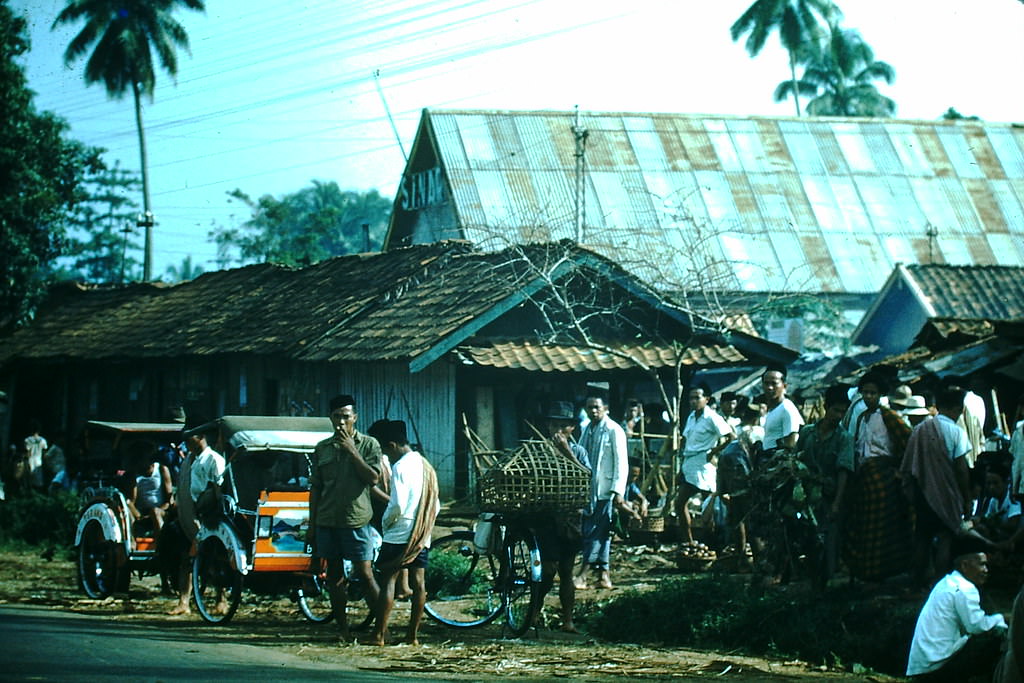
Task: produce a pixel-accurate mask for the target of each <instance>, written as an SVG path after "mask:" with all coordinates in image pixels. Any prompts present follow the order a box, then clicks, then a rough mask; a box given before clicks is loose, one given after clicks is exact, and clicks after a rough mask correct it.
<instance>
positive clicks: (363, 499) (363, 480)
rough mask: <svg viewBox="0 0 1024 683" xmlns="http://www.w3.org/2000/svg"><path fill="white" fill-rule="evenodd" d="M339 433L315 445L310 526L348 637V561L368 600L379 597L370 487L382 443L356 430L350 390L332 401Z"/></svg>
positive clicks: (374, 480) (340, 625)
mask: <svg viewBox="0 0 1024 683" xmlns="http://www.w3.org/2000/svg"><path fill="white" fill-rule="evenodd" d="M330 410H331V415H330V417H331V424H332V425H334V436H332V437H331V438H329V439H324V440H323V441H321V442H320V443H318V444H317V445H316V449H315V450H314V452H313V468H312V471H311V472H310V477H309V529H310V536H311V538H312V539H313V543H314V546H313V547H314V555H316V556H318V557H321V558H323V559H325V560H326V561H327V587H328V591H329V592H330V594H331V605H332V606H333V610H334V617H335V619H336V620H337V623H338V628H339V630H340V631H341V635H342V637H343V638H345V639H346V640H347V639H348V621H347V619H346V616H345V612H346V606H347V603H348V595H347V591H346V580H345V569H344V560H348V561H349V562H351V563H352V578H354V579H357V580H361V581H363V583H364V584H365V585H366V588H367V590H366V598H367V602H368V604H370V605H371V606H372V605H374V604H375V603H376V601H377V596H378V591H379V589H378V587H377V582H376V581H375V580H374V578H373V555H374V550H375V547H374V546H375V545H376V543H375V539H376V532H375V530H374V529H373V527H372V526H371V525H370V519H371V517H372V516H373V507H372V505H371V504H370V490H371V489H372V488H373V487H374V486H375V485H376V484H377V481H378V479H379V478H380V474H379V467H380V459H381V450H380V444H379V443H377V440H376V439H374V438H373V437H372V436H367V435H366V434H362V433H360V432H358V431H356V419H357V417H358V416H357V415H356V410H355V399H354V398H352V397H351V396H348V395H342V396H336V397H334V398H332V399H331V401H330Z"/></svg>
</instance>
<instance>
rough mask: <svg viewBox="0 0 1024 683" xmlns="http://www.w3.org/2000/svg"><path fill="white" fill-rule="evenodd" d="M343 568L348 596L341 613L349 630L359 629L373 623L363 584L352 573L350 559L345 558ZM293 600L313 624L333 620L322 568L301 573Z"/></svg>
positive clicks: (325, 578)
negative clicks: (344, 614) (343, 613)
mask: <svg viewBox="0 0 1024 683" xmlns="http://www.w3.org/2000/svg"><path fill="white" fill-rule="evenodd" d="M344 567H345V581H346V582H347V586H346V596H347V598H348V604H347V605H346V608H345V612H346V618H347V621H348V625H349V628H351V629H352V630H355V631H363V630H366V629H367V628H368V627H369V626H370V624H371V623H372V622H373V616H374V615H373V609H372V607H371V606H370V605H368V604H367V602H366V597H367V596H366V585H365V583H364V582H363V581H362V580H360V579H359V578H357V577H355V576H353V575H352V563H351V562H349V561H348V560H345V561H344ZM375 575H376V573H375ZM295 599H296V602H298V604H299V611H300V612H302V616H304V617H306V619H307V620H309V621H311V622H313V623H314V624H325V623H327V622H329V621H331V620H332V619H334V609H333V606H332V604H331V595H330V592H329V591H328V590H327V576H326V574H325V573H324V571H311V572H309V573H302V574H301V580H300V582H299V587H298V588H297V589H296V591H295Z"/></svg>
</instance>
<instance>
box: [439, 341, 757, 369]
mask: <svg viewBox="0 0 1024 683" xmlns="http://www.w3.org/2000/svg"><path fill="white" fill-rule="evenodd" d="M615 346H616V350H617V351H618V352H619V353H611V352H609V351H604V350H601V349H596V348H589V347H581V346H566V345H557V344H534V343H531V342H523V341H510V342H494V343H491V344H488V345H486V346H483V345H463V346H460V347H459V348H458V349H457V353H458V356H459V358H460V359H461V360H462V362H463V363H465V364H467V365H486V366H490V367H495V368H508V369H518V370H539V371H541V372H583V371H591V372H596V371H599V370H636V369H637V367H639V364H638V363H637V362H636V361H637V360H639V361H640V362H641V363H643V364H644V365H646V366H648V367H652V368H666V367H675V358H676V355H675V351H674V350H673V349H672V348H671V347H667V346H656V345H649V346H640V345H629V344H616V345H615ZM620 354H624V355H620ZM626 356H628V357H626ZM746 361H747V358H746V356H744V355H743V354H742V353H740V352H739V351H738V350H737V349H736V348H734V347H732V346H727V345H706V346H693V347H689V348H687V349H686V350H685V351H684V352H683V358H682V364H683V365H694V366H709V365H716V366H722V365H738V364H742V363H745V362H746Z"/></svg>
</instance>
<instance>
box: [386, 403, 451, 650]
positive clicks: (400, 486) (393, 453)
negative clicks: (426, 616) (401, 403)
mask: <svg viewBox="0 0 1024 683" xmlns="http://www.w3.org/2000/svg"><path fill="white" fill-rule="evenodd" d="M370 434H371V436H373V437H374V438H376V439H377V440H378V441H379V442H380V444H381V450H383V451H384V453H385V454H386V455H387V456H388V457H389V458H391V461H392V466H391V494H390V500H389V501H388V506H387V508H386V509H385V510H384V518H383V521H382V526H383V536H384V545H383V546H382V547H381V549H380V555H379V556H378V557H377V569H378V570H379V571H380V581H381V583H380V589H381V590H380V596H379V598H378V599H377V604H376V609H375V610H374V611H375V616H376V625H375V626H374V629H373V639H372V642H373V644H375V645H384V641H385V639H386V638H387V633H388V619H389V618H390V617H391V609H392V607H394V604H395V579H396V578H397V576H398V572H399V570H401V569H408V570H409V583H410V585H411V587H412V604H411V606H410V613H409V629H408V631H407V632H406V636H405V642H406V643H408V644H410V645H419V640H418V638H417V634H418V632H419V627H420V622H421V621H422V620H423V607H424V605H425V604H426V602H427V587H426V570H427V556H428V552H429V550H430V534H431V532H432V531H433V530H434V520H436V519H437V513H438V512H439V511H440V510H441V503H440V502H439V500H438V494H437V475H436V474H435V473H434V468H433V467H431V466H430V463H429V462H427V460H426V458H424V457H423V456H422V455H420V454H419V453H417V452H416V451H414V450H413V449H412V447H411V446H410V445H409V438H408V435H407V433H406V427H405V423H404V422H402V421H401V420H391V421H387V420H380V421H378V422H376V423H374V426H373V428H372V429H371V432H370Z"/></svg>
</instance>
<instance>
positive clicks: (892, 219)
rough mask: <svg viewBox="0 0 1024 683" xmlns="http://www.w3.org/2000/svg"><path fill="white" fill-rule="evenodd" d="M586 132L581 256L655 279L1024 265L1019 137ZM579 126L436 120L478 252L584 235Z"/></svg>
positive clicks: (799, 285)
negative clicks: (665, 267) (589, 252)
mask: <svg viewBox="0 0 1024 683" xmlns="http://www.w3.org/2000/svg"><path fill="white" fill-rule="evenodd" d="M580 118H581V125H582V126H583V127H585V128H586V129H587V131H588V138H587V146H586V162H587V182H586V186H587V190H586V191H587V198H586V229H585V238H584V243H585V244H587V245H588V246H590V247H591V248H593V249H595V250H596V251H598V252H599V253H602V254H603V255H605V256H607V257H609V258H612V259H620V258H621V256H622V252H623V250H631V251H632V250H635V251H637V252H638V253H640V254H643V255H644V259H638V262H637V263H635V264H633V265H631V266H630V268H631V270H633V271H634V272H636V273H637V274H638V275H640V276H641V277H646V276H652V277H653V276H654V275H655V273H654V271H653V270H651V272H645V270H644V267H643V260H645V259H646V260H648V261H650V260H659V261H661V262H666V261H670V262H672V263H674V266H675V271H676V272H680V273H686V274H690V273H702V272H707V271H708V270H716V269H719V270H724V274H725V278H724V280H719V279H716V282H715V285H716V288H718V289H733V290H776V291H828V292H844V291H845V292H864V293H866V292H874V291H878V290H879V289H880V288H881V286H882V284H883V283H884V282H885V279H886V277H887V276H888V274H889V273H890V272H891V271H892V268H893V267H894V266H895V264H896V263H897V262H899V261H907V260H908V259H913V260H917V259H921V258H924V257H927V258H933V259H934V261H933V262H937V263H951V264H964V265H972V264H973V265H995V264H1001V265H1014V266H1024V129H1022V128H1021V127H1019V126H1016V125H1010V124H993V123H987V122H974V121H971V122H965V121H898V120H886V119H831V118H804V119H793V118H760V117H751V118H740V117H726V116H706V115H682V114H643V113H640V114H637V113H586V114H581V116H580ZM572 126H573V114H572V113H571V112H552V111H489V110H485V111H458V110H425V111H424V118H423V121H422V123H421V130H420V136H421V139H424V140H425V139H431V140H432V141H433V142H434V144H435V145H436V148H437V151H438V155H439V157H438V158H439V159H440V163H441V165H442V167H443V169H444V172H445V174H446V178H447V182H448V183H449V185H450V188H451V193H450V196H451V197H452V198H453V201H454V204H455V206H454V215H455V216H457V220H458V221H459V223H460V225H459V226H458V227H459V228H460V229H461V235H462V236H463V237H464V238H466V239H468V240H470V241H472V242H473V243H475V244H478V245H484V246H485V248H495V247H496V246H498V245H502V246H504V245H505V244H507V242H508V241H509V240H510V238H512V237H518V238H519V239H529V237H530V235H531V234H533V233H534V232H536V231H534V230H532V229H531V228H530V226H537V225H542V226H544V230H543V231H542V234H543V236H544V239H564V238H568V239H573V238H574V237H575V225H574V200H573V196H574V191H573V184H574V171H573V168H574V156H573V154H574V148H575V139H574V136H573V132H572ZM423 136H426V137H423ZM409 163H410V168H414V167H416V166H414V164H415V163H416V160H415V159H410V162H409ZM403 221H406V222H405V223H403ZM407 223H411V219H409V217H408V216H407V215H406V216H405V217H404V218H403V215H402V211H396V212H395V214H394V215H393V216H392V223H391V232H390V235H389V241H388V243H389V245H390V246H399V245H402V244H405V243H407V241H408V240H409V239H411V234H412V231H411V228H410V227H409V225H408V224H407ZM448 227H450V226H448ZM932 232H934V234H930V233H932ZM430 238H431V235H430V233H429V231H427V232H417V237H416V239H417V240H429V239H430ZM512 241H514V240H512ZM680 280H682V281H684V282H686V283H688V282H691V281H692V278H690V277H688V276H686V275H684V276H681V277H680Z"/></svg>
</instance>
